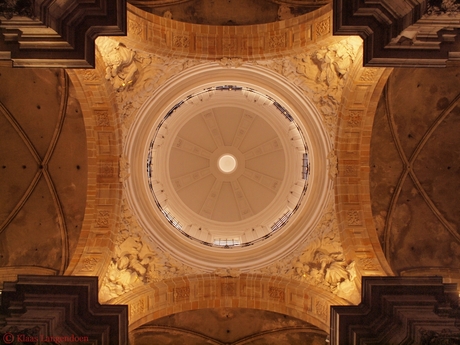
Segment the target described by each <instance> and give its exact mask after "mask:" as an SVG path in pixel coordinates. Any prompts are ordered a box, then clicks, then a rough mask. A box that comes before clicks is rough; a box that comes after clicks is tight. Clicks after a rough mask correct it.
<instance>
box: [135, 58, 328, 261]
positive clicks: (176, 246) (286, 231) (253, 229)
mask: <svg viewBox="0 0 460 345" xmlns="http://www.w3.org/2000/svg"><path fill="white" fill-rule="evenodd" d="M243 69H246V70H245V71H243ZM265 71H266V70H265ZM280 83H282V81H280V80H277V79H273V78H272V76H270V75H269V74H267V73H265V75H262V74H260V72H258V71H257V68H255V69H249V68H238V69H225V68H222V67H220V66H218V65H217V64H209V65H208V66H201V67H199V68H196V69H194V68H192V69H189V70H186V71H185V72H183V73H181V75H178V76H177V78H173V79H171V80H170V82H169V83H166V85H165V86H164V87H163V88H162V89H161V90H158V91H157V92H156V93H155V94H154V95H152V96H151V97H150V99H149V100H148V101H147V102H145V104H144V107H143V108H141V109H140V111H139V114H138V117H137V122H136V123H135V124H134V126H132V128H131V132H130V133H129V135H128V143H129V144H128V146H127V152H126V155H127V156H128V161H129V164H130V169H131V176H130V178H129V179H128V180H127V182H126V183H127V186H126V187H127V188H126V190H127V198H128V200H129V201H130V203H131V207H132V209H133V210H134V211H135V212H136V215H137V216H138V218H139V221H140V222H141V223H142V227H143V228H144V229H145V230H146V231H147V232H148V233H149V235H150V236H151V238H152V240H153V242H155V243H160V244H161V245H162V246H164V247H165V248H167V250H168V251H169V252H171V253H172V254H173V255H176V256H177V257H179V258H180V259H182V260H186V261H187V262H189V263H190V264H192V265H193V264H195V265H196V266H199V267H200V268H201V269H206V268H208V269H216V268H218V267H222V265H225V267H237V268H239V269H243V270H244V269H247V268H249V267H254V265H258V264H259V262H260V264H261V263H262V262H265V263H266V261H267V260H273V259H274V257H275V255H279V253H280V252H283V253H285V254H286V253H288V252H290V251H292V250H294V249H295V247H296V245H297V243H298V241H299V239H302V240H305V238H306V237H307V236H308V232H309V231H311V230H312V229H313V226H314V224H315V223H316V222H317V221H318V214H319V213H320V210H321V209H322V208H323V207H324V203H325V202H324V196H325V195H327V193H324V189H327V188H329V187H328V185H329V180H328V178H327V173H326V165H327V163H326V152H327V141H326V140H327V136H326V135H325V134H324V133H323V132H322V129H321V128H322V127H320V126H319V123H318V120H320V119H319V118H318V115H317V112H316V110H315V108H314V107H313V106H312V104H311V103H310V102H309V101H308V100H307V99H305V98H304V96H303V95H302V94H301V93H300V92H298V91H297V90H295V89H290V87H289V88H287V87H286V86H284V87H280ZM275 90H276V91H275ZM309 127H310V128H309ZM311 148H314V149H313V150H312V149H311ZM316 165H318V166H317V168H315V167H316ZM146 166H147V168H146ZM320 171H321V172H320ZM320 190H322V191H323V192H321V191H320ZM306 212H307V213H308V217H305V216H304V217H297V214H298V213H303V214H305V213H306ZM295 222H300V224H298V225H300V228H299V226H297V227H296V229H297V230H295V231H293V230H292V229H293V226H291V225H293V224H294V223H295ZM299 229H300V230H299ZM222 251H225V256H222V255H219V253H221V252H222ZM222 253H223V252H222ZM276 253H278V254H276ZM224 258H225V259H224ZM223 261H225V262H223Z"/></svg>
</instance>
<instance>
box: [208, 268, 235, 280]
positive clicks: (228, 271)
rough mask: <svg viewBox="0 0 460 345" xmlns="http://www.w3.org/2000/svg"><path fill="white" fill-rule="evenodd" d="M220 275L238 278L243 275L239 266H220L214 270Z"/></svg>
mask: <svg viewBox="0 0 460 345" xmlns="http://www.w3.org/2000/svg"><path fill="white" fill-rule="evenodd" d="M213 273H214V274H215V275H217V276H219V277H223V278H225V277H231V278H238V277H239V276H240V275H241V271H240V270H239V269H238V268H219V269H217V270H215V271H214V272H213Z"/></svg>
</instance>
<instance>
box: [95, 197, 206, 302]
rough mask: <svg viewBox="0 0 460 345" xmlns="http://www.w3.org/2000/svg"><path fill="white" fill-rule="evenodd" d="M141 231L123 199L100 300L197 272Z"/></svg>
mask: <svg viewBox="0 0 460 345" xmlns="http://www.w3.org/2000/svg"><path fill="white" fill-rule="evenodd" d="M142 234H143V231H142V230H141V228H140V225H139V224H138V222H137V220H136V218H135V216H134V215H133V214H132V212H131V210H130V209H129V208H128V206H127V202H126V200H124V202H123V204H122V210H121V221H120V228H119V232H118V235H117V238H116V242H115V250H114V254H113V257H112V261H111V262H110V264H109V267H108V269H107V273H106V276H105V278H104V280H103V282H102V286H101V289H100V292H99V301H100V302H106V301H109V300H111V299H112V298H115V297H118V296H121V295H123V294H124V293H126V292H128V291H131V290H133V289H134V288H136V287H138V286H141V285H143V284H147V283H150V282H155V281H160V280H163V279H169V278H172V277H175V276H178V275H180V276H184V275H189V274H196V273H198V272H197V271H196V270H195V269H192V268H191V267H189V266H186V265H185V264H183V263H182V262H179V261H178V260H176V259H174V258H173V257H171V256H170V255H169V254H168V253H165V252H162V251H161V250H160V249H158V248H152V247H151V244H150V243H148V241H147V240H146V239H145V238H144V237H143V235H142Z"/></svg>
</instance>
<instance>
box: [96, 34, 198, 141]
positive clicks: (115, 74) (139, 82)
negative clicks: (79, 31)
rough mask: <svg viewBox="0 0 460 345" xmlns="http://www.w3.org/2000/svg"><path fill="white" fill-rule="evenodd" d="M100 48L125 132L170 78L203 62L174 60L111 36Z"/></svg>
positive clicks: (99, 41) (103, 39) (98, 44)
mask: <svg viewBox="0 0 460 345" xmlns="http://www.w3.org/2000/svg"><path fill="white" fill-rule="evenodd" d="M96 44H97V47H98V49H99V51H100V53H101V55H102V58H103V60H104V63H105V64H106V72H107V73H106V76H105V77H106V79H107V80H109V81H110V82H111V84H112V86H113V88H114V89H115V90H116V91H117V92H116V101H117V105H118V111H119V113H120V120H121V125H122V131H123V134H124V135H126V132H127V130H128V129H129V127H130V126H131V123H132V122H133V120H134V118H133V114H134V113H135V112H136V110H137V109H139V107H140V106H141V105H142V103H143V102H144V101H145V100H146V99H147V98H148V97H150V95H151V94H152V92H153V91H154V90H155V89H156V88H157V87H158V86H159V85H161V84H163V83H164V82H165V81H166V80H167V79H168V78H170V77H172V76H173V75H175V74H177V73H179V72H180V71H182V70H184V69H185V68H188V67H191V66H194V65H196V64H198V63H199V61H198V60H193V59H170V58H167V57H162V56H160V55H155V54H150V53H145V52H142V51H139V50H134V49H130V48H128V47H126V46H125V45H123V44H122V43H119V42H117V41H115V40H114V39H111V38H109V37H99V38H98V39H97V40H96Z"/></svg>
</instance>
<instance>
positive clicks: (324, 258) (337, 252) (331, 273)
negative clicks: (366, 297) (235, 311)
mask: <svg viewBox="0 0 460 345" xmlns="http://www.w3.org/2000/svg"><path fill="white" fill-rule="evenodd" d="M258 273H263V274H269V275H280V276H284V277H287V278H289V279H294V280H299V281H303V282H306V283H309V284H312V285H315V286H318V287H320V288H323V289H325V290H327V291H330V292H332V293H334V294H336V295H337V296H339V297H341V298H343V299H345V300H347V301H349V302H351V303H354V304H356V303H359V301H360V295H359V290H358V286H357V279H356V277H357V272H356V268H355V262H354V261H350V262H347V261H346V260H345V256H344V254H343V248H342V245H341V243H340V235H339V230H338V223H337V217H336V213H335V207H334V202H333V201H330V203H329V205H328V207H327V211H326V212H325V213H324V215H323V217H322V219H321V222H320V223H319V224H318V226H317V228H316V229H315V231H314V232H312V237H311V238H310V241H309V242H308V244H307V245H306V246H305V247H303V249H302V250H300V251H297V252H294V253H293V254H291V255H290V256H288V257H286V258H285V259H283V260H279V261H277V262H276V263H275V264H273V265H271V266H268V267H266V268H264V269H262V270H259V271H258Z"/></svg>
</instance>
